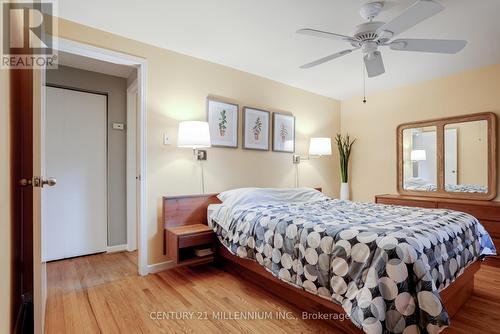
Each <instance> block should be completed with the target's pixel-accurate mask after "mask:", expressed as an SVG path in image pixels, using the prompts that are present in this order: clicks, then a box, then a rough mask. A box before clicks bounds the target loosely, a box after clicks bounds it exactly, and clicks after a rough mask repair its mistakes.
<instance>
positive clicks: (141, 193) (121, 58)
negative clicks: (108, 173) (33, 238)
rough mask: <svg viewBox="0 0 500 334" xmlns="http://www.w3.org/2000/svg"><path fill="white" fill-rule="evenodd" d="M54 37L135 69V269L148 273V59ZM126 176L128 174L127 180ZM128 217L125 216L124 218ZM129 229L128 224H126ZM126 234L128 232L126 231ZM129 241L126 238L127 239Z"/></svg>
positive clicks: (63, 45)
mask: <svg viewBox="0 0 500 334" xmlns="http://www.w3.org/2000/svg"><path fill="white" fill-rule="evenodd" d="M55 38H57V40H58V41H57V42H58V44H56V45H58V50H59V51H64V52H68V53H73V54H77V55H81V56H84V57H88V58H93V59H97V60H102V61H107V62H110V63H115V64H120V65H127V66H133V67H135V68H136V70H137V79H136V80H137V98H138V103H137V116H138V117H137V124H136V134H137V157H136V159H138V163H137V166H138V170H137V174H136V175H135V178H136V179H137V180H138V181H139V182H138V183H139V187H136V188H137V189H136V199H138V201H137V202H136V203H138V205H137V210H138V215H137V217H138V221H137V224H138V227H139V228H138V234H139V238H138V240H139V243H138V247H137V248H138V253H139V254H138V273H139V275H147V274H148V247H147V207H146V198H147V154H146V150H147V112H146V109H147V101H146V92H147V60H146V59H144V58H140V57H136V56H132V55H129V54H125V53H121V52H116V51H112V50H108V49H104V48H100V47H96V46H92V45H88V44H84V43H80V42H75V41H72V40H69V39H65V38H61V37H55ZM128 181H129V179H128V178H127V182H128ZM127 221H128V219H127ZM127 230H128V227H127ZM127 236H128V233H127ZM127 244H128V240H127Z"/></svg>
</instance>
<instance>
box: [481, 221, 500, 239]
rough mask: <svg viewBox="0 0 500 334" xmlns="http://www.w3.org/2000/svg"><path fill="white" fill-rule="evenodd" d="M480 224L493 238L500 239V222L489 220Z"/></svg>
mask: <svg viewBox="0 0 500 334" xmlns="http://www.w3.org/2000/svg"><path fill="white" fill-rule="evenodd" d="M480 222H481V225H483V226H484V228H485V229H486V231H487V232H488V233H489V234H490V236H491V237H492V238H497V239H500V222H493V221H489V220H480Z"/></svg>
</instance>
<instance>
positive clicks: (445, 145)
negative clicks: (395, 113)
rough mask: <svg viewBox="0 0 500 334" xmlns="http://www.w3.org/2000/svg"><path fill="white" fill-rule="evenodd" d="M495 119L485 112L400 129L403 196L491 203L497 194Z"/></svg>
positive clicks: (399, 186) (410, 125)
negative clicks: (473, 200)
mask: <svg viewBox="0 0 500 334" xmlns="http://www.w3.org/2000/svg"><path fill="white" fill-rule="evenodd" d="M496 132H497V131H496V116H495V114H494V113H490V112H486V113H479V114H471V115H464V116H456V117H448V118H440V119H434V120H428V121H421V122H412V123H405V124H401V125H399V126H398V128H397V153H398V154H397V159H398V166H397V171H398V176H397V177H398V192H399V193H400V194H401V195H411V196H429V197H447V198H461V199H475V200H492V199H494V198H495V197H496V194H497V189H496V188H497V174H496V171H497V168H496V165H497V149H496V142H497V139H496Z"/></svg>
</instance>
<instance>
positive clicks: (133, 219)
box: [126, 79, 139, 252]
mask: <svg viewBox="0 0 500 334" xmlns="http://www.w3.org/2000/svg"><path fill="white" fill-rule="evenodd" d="M138 89H139V85H138V82H137V79H135V80H134V81H133V82H132V83H131V84H130V85H128V87H127V171H126V174H127V251H129V252H132V251H135V250H136V249H137V212H138V211H137V197H136V196H134V197H132V196H130V194H135V193H137V179H136V177H137V157H136V156H137V141H136V138H137V104H138V103H137V102H138V95H139V94H138ZM134 102H135V103H134Z"/></svg>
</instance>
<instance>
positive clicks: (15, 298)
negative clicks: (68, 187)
mask: <svg viewBox="0 0 500 334" xmlns="http://www.w3.org/2000/svg"><path fill="white" fill-rule="evenodd" d="M10 118H11V154H12V156H11V192H12V222H11V224H12V289H11V315H12V318H11V324H12V326H15V324H16V317H17V315H18V313H19V310H20V307H21V302H22V299H21V296H22V295H30V296H33V291H34V285H33V187H31V186H25V187H22V186H20V185H19V180H21V179H23V178H26V179H31V178H32V177H33V176H34V175H33V71H32V70H31V69H23V70H10ZM28 316H31V317H32V315H28ZM31 323H33V319H31Z"/></svg>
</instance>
